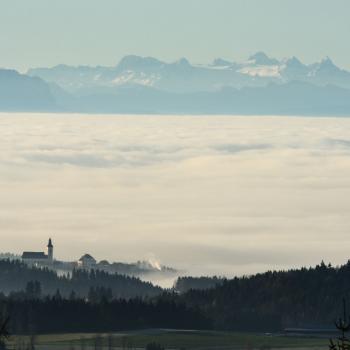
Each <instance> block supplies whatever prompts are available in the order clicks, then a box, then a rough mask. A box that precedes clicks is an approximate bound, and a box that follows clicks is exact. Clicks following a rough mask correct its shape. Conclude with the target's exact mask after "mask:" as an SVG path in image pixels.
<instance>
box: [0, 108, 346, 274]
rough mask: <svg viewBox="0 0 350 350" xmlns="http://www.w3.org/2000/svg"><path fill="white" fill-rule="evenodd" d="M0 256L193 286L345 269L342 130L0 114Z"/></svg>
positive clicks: (335, 122) (284, 121) (322, 121)
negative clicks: (34, 256)
mask: <svg viewBox="0 0 350 350" xmlns="http://www.w3.org/2000/svg"><path fill="white" fill-rule="evenodd" d="M0 131H1V137H0V191H1V192H0V194H1V195H0V237H1V250H2V251H10V252H15V253H21V252H22V251H23V250H39V251H40V250H43V249H44V247H45V244H46V242H47V238H48V237H52V238H53V240H54V244H55V255H56V257H57V258H60V259H67V260H75V259H77V258H79V257H80V256H81V255H82V254H83V253H90V254H91V255H93V256H94V257H95V258H96V259H97V260H100V259H108V260H110V261H126V262H132V261H136V260H139V259H149V258H152V259H153V260H159V261H160V262H161V263H162V264H164V265H168V266H172V267H175V268H178V269H180V270H181V271H183V272H184V273H188V274H193V275H213V274H217V275H227V276H232V275H242V274H250V273H253V272H257V271H264V270H267V269H282V268H283V269H284V268H288V267H295V266H302V265H313V264H316V263H319V262H320V261H321V260H322V259H324V260H325V261H326V262H329V261H330V262H332V263H333V264H339V263H343V262H345V261H346V260H347V259H348V258H349V257H350V234H349V233H350V215H349V210H350V118H349V119H346V118H300V117H236V116H235V117H233V116H232V117H229V116H195V117H191V116H104V115H94V116H91V115H68V114H64V115H59V114H52V115H50V114H47V115H46V114H0Z"/></svg>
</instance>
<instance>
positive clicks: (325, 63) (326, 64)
mask: <svg viewBox="0 0 350 350" xmlns="http://www.w3.org/2000/svg"><path fill="white" fill-rule="evenodd" d="M320 67H327V68H337V69H338V67H337V66H336V65H335V64H334V63H333V61H332V60H331V58H330V57H328V56H326V57H324V58H323V59H322V60H321V62H320Z"/></svg>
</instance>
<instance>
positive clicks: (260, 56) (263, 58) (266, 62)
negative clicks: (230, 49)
mask: <svg viewBox="0 0 350 350" xmlns="http://www.w3.org/2000/svg"><path fill="white" fill-rule="evenodd" d="M248 60H249V61H251V62H253V63H254V64H257V65H262V66H272V65H276V64H279V61H278V60H277V59H275V58H271V57H269V56H267V55H266V53H265V52H262V51H258V52H256V53H255V54H254V55H251V56H250V57H249V59H248Z"/></svg>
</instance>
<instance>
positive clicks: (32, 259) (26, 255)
mask: <svg viewBox="0 0 350 350" xmlns="http://www.w3.org/2000/svg"><path fill="white" fill-rule="evenodd" d="M22 261H23V262H25V263H26V264H28V265H51V264H52V263H53V244H52V240H51V238H50V239H49V242H48V244H47V254H45V252H23V254H22Z"/></svg>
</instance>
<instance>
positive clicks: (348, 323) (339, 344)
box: [329, 299, 350, 350]
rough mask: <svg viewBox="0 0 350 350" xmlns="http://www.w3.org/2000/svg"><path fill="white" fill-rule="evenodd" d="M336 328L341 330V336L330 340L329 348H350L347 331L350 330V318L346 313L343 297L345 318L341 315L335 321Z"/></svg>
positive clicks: (344, 303)
mask: <svg viewBox="0 0 350 350" xmlns="http://www.w3.org/2000/svg"><path fill="white" fill-rule="evenodd" d="M334 324H335V326H336V328H337V329H338V330H339V331H340V332H341V336H340V337H339V338H338V339H337V340H336V342H335V341H334V340H333V339H330V340H329V350H350V340H349V338H347V337H346V335H345V333H346V332H348V331H349V330H350V318H349V317H347V315H346V302H345V299H343V318H341V317H339V318H338V320H336V321H335V322H334Z"/></svg>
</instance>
